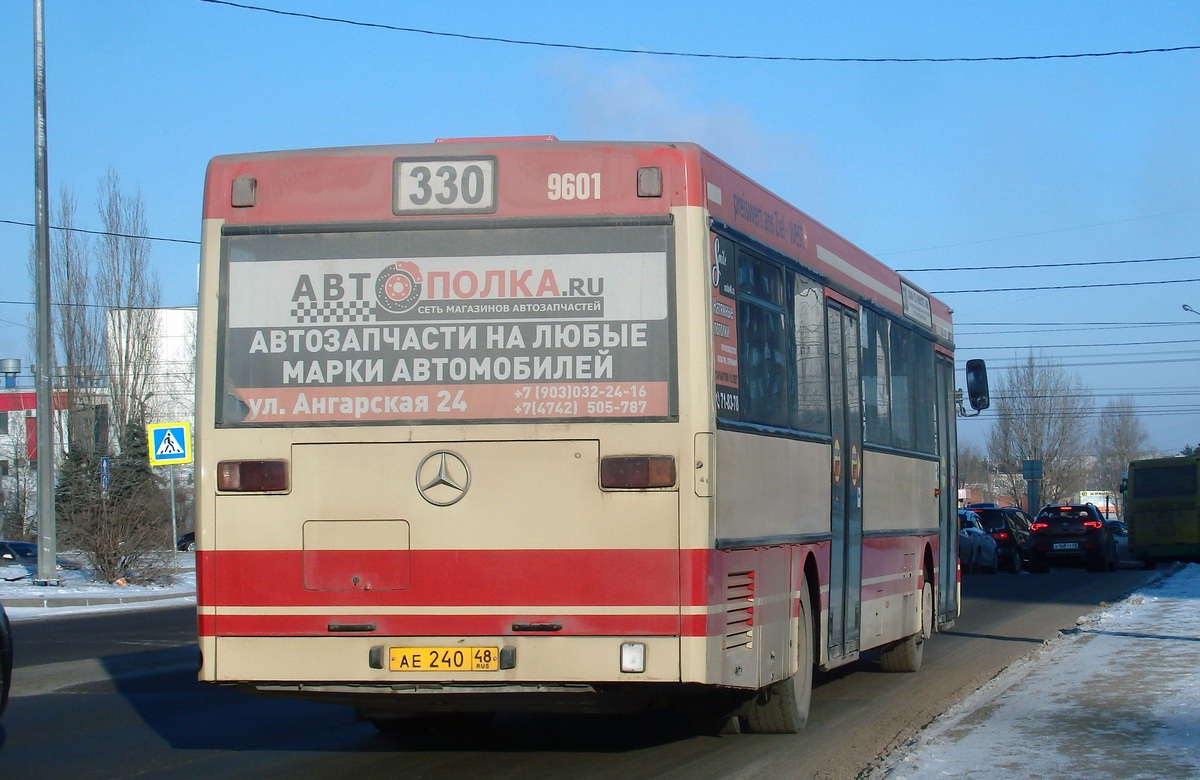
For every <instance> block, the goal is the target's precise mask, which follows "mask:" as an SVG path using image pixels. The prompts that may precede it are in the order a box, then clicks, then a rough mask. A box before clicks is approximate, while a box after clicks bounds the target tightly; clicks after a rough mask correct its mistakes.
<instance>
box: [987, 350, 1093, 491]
mask: <svg viewBox="0 0 1200 780" xmlns="http://www.w3.org/2000/svg"><path fill="white" fill-rule="evenodd" d="M992 407H993V408H994V409H995V410H996V418H995V422H994V423H993V424H992V429H991V431H989V433H988V458H989V460H990V461H991V462H992V464H993V465H994V466H995V468H996V469H997V471H998V472H999V473H998V474H997V480H998V483H999V485H1000V488H1001V490H1002V491H1003V492H1004V493H1005V495H1006V496H1007V497H1008V498H1010V499H1012V500H1013V502H1014V503H1020V501H1021V500H1022V499H1023V498H1024V497H1025V493H1026V489H1025V480H1024V479H1023V477H1022V475H1021V461H1022V460H1040V461H1042V485H1041V496H1042V501H1043V503H1045V502H1049V501H1058V500H1063V499H1066V498H1068V497H1069V496H1070V495H1071V494H1072V493H1075V492H1077V491H1079V490H1081V489H1083V488H1084V487H1085V486H1086V482H1085V480H1086V477H1087V474H1088V457H1089V455H1091V452H1090V449H1089V445H1090V443H1091V437H1090V435H1089V427H1090V426H1089V424H1088V420H1089V417H1090V415H1091V413H1092V395H1091V391H1090V390H1088V389H1087V388H1086V387H1084V385H1083V383H1082V382H1081V381H1080V380H1079V378H1078V377H1076V376H1074V375H1073V374H1069V373H1068V372H1067V371H1066V370H1065V369H1064V368H1063V367H1062V365H1061V364H1060V363H1058V362H1057V361H1054V360H1052V359H1049V358H1047V357H1046V356H1044V355H1042V354H1040V353H1039V354H1037V355H1035V354H1034V353H1033V352H1032V351H1031V352H1030V353H1029V355H1028V356H1027V357H1026V358H1025V359H1024V360H1023V361H1020V362H1015V363H1014V365H1013V366H1012V368H1009V369H1008V370H1007V371H1004V372H1002V373H1000V375H999V380H998V381H997V382H996V387H995V389H994V391H993V393H992ZM1030 510H1031V511H1034V512H1036V511H1037V510H1038V507H1030Z"/></svg>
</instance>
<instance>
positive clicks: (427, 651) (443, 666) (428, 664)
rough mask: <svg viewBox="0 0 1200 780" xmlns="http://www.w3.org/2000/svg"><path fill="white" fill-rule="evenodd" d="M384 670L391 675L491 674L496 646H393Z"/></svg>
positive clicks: (495, 666)
mask: <svg viewBox="0 0 1200 780" xmlns="http://www.w3.org/2000/svg"><path fill="white" fill-rule="evenodd" d="M389 655H390V658H389V663H388V668H389V669H391V670H392V671H393V672H495V671H498V670H499V669H500V648H498V647H393V648H391V652H390V654H389Z"/></svg>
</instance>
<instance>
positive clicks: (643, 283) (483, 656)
mask: <svg viewBox="0 0 1200 780" xmlns="http://www.w3.org/2000/svg"><path fill="white" fill-rule="evenodd" d="M199 329H200V337H199V346H198V355H199V357H198V386H197V387H198V389H197V394H198V400H197V425H196V455H197V462H198V464H199V467H198V474H199V476H198V481H197V485H196V529H197V535H196V542H197V561H198V563H197V573H198V612H199V615H198V617H199V637H200V639H199V641H200V647H201V651H202V668H201V671H200V679H201V680H204V681H208V682H212V683H218V684H233V685H238V686H241V687H242V688H244V689H246V690H248V691H252V692H258V693H265V694H275V695H280V696H293V697H300V698H304V699H312V700H320V701H326V702H337V703H342V704H346V705H349V706H352V707H354V709H355V713H356V715H357V717H358V718H359V719H360V720H368V721H371V722H373V723H374V724H375V725H376V726H377V727H378V728H379V729H381V730H394V729H409V728H417V727H427V726H429V724H431V723H432V724H437V723H446V722H451V721H453V720H454V719H455V718H457V719H458V720H457V721H454V722H463V721H464V719H467V720H471V721H472V722H478V720H479V719H481V718H482V719H486V718H487V717H488V716H489V714H490V713H495V712H497V711H513V710H519V711H538V712H561V711H590V712H614V713H621V712H630V711H639V710H647V709H673V710H676V711H678V712H681V713H687V714H690V715H694V716H696V717H703V718H713V719H715V720H712V721H709V722H722V720H724V722H728V718H729V717H733V716H736V717H739V718H740V719H741V725H742V727H743V728H745V729H748V730H752V731H756V732H776V733H783V732H795V731H797V730H799V729H800V728H802V727H803V725H804V724H805V721H806V719H807V716H808V703H809V701H810V695H811V685H812V674H813V670H814V669H822V670H825V669H832V668H835V667H838V666H842V665H844V664H847V663H850V662H852V661H855V660H856V659H858V658H860V656H861V655H862V654H863V653H865V652H867V651H869V650H872V649H876V648H878V649H880V652H881V659H882V661H881V663H882V665H883V667H884V668H885V669H888V670H895V671H916V670H917V669H918V668H919V667H920V664H921V659H922V649H923V646H924V642H925V641H926V640H928V639H929V638H930V637H931V636H932V635H933V634H934V633H935V632H936V631H938V630H939V629H940V628H946V627H948V626H950V625H952V623H953V622H954V620H955V618H956V617H957V615H958V611H959V592H958V566H957V548H956V543H957V529H956V524H955V522H954V519H955V515H956V490H955V486H956V477H955V412H956V408H957V409H958V410H962V408H963V407H962V404H961V400H959V401H957V407H956V391H955V386H954V362H953V361H954V353H953V328H952V324H951V317H950V310H949V309H948V308H947V306H946V304H945V303H943V302H941V301H939V300H937V299H936V298H934V297H932V296H930V295H929V294H928V293H927V292H925V291H924V290H922V289H921V288H920V287H919V286H917V285H915V284H913V283H912V282H910V281H908V280H906V279H904V278H903V277H901V276H900V275H898V274H897V273H896V272H895V271H893V270H890V269H888V268H887V267H886V266H884V265H883V264H882V263H880V262H879V261H877V260H875V259H873V258H872V257H870V256H868V255H867V254H866V253H865V252H863V251H862V250H860V249H859V248H857V247H856V246H855V245H853V244H851V243H850V242H849V241H847V240H846V239H844V238H842V237H841V236H839V235H837V234H836V233H834V232H832V231H831V230H829V229H828V228H826V227H824V226H823V225H821V224H820V223H818V222H816V221H815V220H813V219H812V218H811V217H809V216H807V215H806V214H803V213H801V212H800V211H798V210H797V209H795V208H794V207H792V206H790V205H788V204H787V203H785V202H783V201H782V200H780V199H779V198H778V197H776V196H774V195H772V194H771V193H770V192H768V191H767V190H766V189H764V188H763V187H761V186H759V185H757V184H755V183H754V182H753V181H751V180H750V179H749V178H747V177H746V176H744V175H742V174H740V173H738V172H737V171H736V170H734V169H733V168H731V167H730V166H729V165H727V164H725V163H723V162H722V161H721V160H719V159H717V158H716V157H715V156H713V155H712V154H710V153H709V152H707V151H705V150H704V149H702V148H701V147H699V146H697V145H694V144H689V143H628V142H626V143H581V142H564V141H559V140H557V139H555V138H553V137H523V138H496V139H487V138H481V139H453V140H452V139H443V140H439V141H437V142H434V143H426V144H416V145H394V146H374V147H359V148H336V149H324V150H305V151H285V152H273V153H259V154H238V155H231V156H221V157H216V158H214V159H213V160H212V161H211V163H210V165H209V167H208V171H207V178H206V183H205V192H204V205H203V240H202V264H201V291H200V325H199ZM968 391H969V392H970V396H971V399H972V405H974V406H976V407H977V408H980V407H979V404H980V403H982V404H983V405H986V388H984V389H983V390H980V389H979V388H978V387H975V386H974V385H973V383H972V382H970V381H969V382H968Z"/></svg>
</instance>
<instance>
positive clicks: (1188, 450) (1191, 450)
mask: <svg viewBox="0 0 1200 780" xmlns="http://www.w3.org/2000/svg"><path fill="white" fill-rule="evenodd" d="M1179 454H1180V455H1182V456H1183V457H1185V458H1190V457H1192V456H1193V455H1200V444H1197V445H1196V446H1195V447H1193V446H1192V445H1190V444H1185V445H1183V449H1181V450H1180V451H1179Z"/></svg>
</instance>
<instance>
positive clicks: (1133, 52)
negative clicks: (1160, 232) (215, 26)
mask: <svg viewBox="0 0 1200 780" xmlns="http://www.w3.org/2000/svg"><path fill="white" fill-rule="evenodd" d="M200 2H202V3H209V4H211V5H223V6H228V7H230V8H237V9H240V10H243V11H260V12H262V13H269V14H276V15H278V16H289V17H292V18H296V19H308V20H311V21H316V22H331V23H334V24H345V25H349V26H351V27H365V28H369V29H373V30H386V31H388V32H403V33H413V34H417V35H430V36H434V37H438V38H454V39H457V40H463V41H476V42H483V43H504V44H509V45H513V46H535V47H541V48H547V49H569V50H573V51H589V52H604V53H610V54H649V55H653V56H656V57H685V58H692V59H709V60H747V61H754V62H832V63H849V62H857V63H951V62H1020V61H1037V60H1075V59H1088V58H1100V57H1120V56H1137V55H1143V54H1170V53H1175V52H1183V51H1195V50H1200V45H1196V46H1164V47H1156V48H1149V49H1125V50H1119V51H1101V52H1077V53H1071V54H1020V55H1009V56H992V57H795V56H783V55H761V54H715V53H711V52H689V51H668V50H664V49H633V48H623V47H617V46H588V45H586V44H579V43H557V42H552V41H535V40H526V39H522V38H502V37H499V36H493V35H469V34H467V33H455V32H445V31H442V30H425V29H421V28H419V27H402V26H400V25H394V24H384V23H382V22H362V21H357V20H354V19H343V18H341V17H336V16H320V15H317V14H306V13H300V12H298V11H283V10H280V9H278V8H267V7H265V6H260V5H249V4H247V3H235V2H231V0H200Z"/></svg>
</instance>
